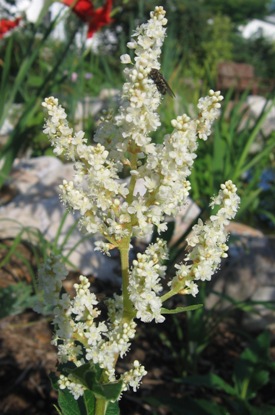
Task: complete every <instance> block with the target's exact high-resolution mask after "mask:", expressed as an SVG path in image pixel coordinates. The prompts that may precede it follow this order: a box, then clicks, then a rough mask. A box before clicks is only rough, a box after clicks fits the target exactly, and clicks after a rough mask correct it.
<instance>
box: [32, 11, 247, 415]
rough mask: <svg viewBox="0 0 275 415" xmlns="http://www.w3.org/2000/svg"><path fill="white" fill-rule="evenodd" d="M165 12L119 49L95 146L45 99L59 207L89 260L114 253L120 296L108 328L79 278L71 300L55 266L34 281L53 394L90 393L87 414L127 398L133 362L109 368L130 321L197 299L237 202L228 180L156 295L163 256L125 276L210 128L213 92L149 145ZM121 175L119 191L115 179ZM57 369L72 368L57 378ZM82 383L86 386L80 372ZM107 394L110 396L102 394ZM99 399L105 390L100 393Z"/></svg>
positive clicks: (111, 304) (154, 254)
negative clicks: (110, 102) (113, 108)
mask: <svg viewBox="0 0 275 415" xmlns="http://www.w3.org/2000/svg"><path fill="white" fill-rule="evenodd" d="M166 23H167V20H166V18H165V11H164V10H163V8H162V7H156V8H155V10H154V11H153V12H151V15H150V20H149V21H148V22H147V23H146V24H142V25H141V26H139V27H138V28H137V29H136V31H135V32H134V34H133V37H132V39H131V41H130V42H129V43H128V45H127V46H128V48H129V49H131V50H132V53H133V55H134V58H133V60H132V58H131V57H130V55H128V54H125V55H122V56H121V62H122V63H123V64H125V65H127V66H126V68H125V69H124V75H125V77H126V82H125V84H124V86H123V92H122V97H121V104H120V107H119V110H118V113H117V115H112V114H108V115H106V116H105V117H103V118H102V119H101V123H100V125H99V127H98V129H97V131H96V133H95V136H94V141H95V143H96V144H95V145H87V139H85V137H84V133H83V132H78V133H74V132H73V130H72V129H71V128H70V127H69V126H68V122H67V119H66V117H67V116H66V113H65V111H64V109H63V108H62V107H61V106H60V105H59V104H58V100H57V99H56V98H53V97H50V98H47V99H45V101H44V103H43V106H44V107H45V109H46V111H47V114H48V115H47V119H46V122H45V128H44V133H45V134H47V135H48V136H49V138H50V140H51V143H52V145H53V147H54V153H55V154H56V155H57V156H63V157H65V158H66V159H68V160H72V161H73V162H74V167H75V174H74V179H73V181H70V182H67V181H66V180H64V181H63V184H62V185H61V186H60V195H61V200H62V202H63V203H65V205H66V206H67V207H68V208H69V209H70V210H71V211H73V212H78V214H79V216H80V222H79V223H80V227H81V229H82V231H83V232H87V233H92V234H96V233H97V234H100V235H101V236H102V239H101V240H100V241H98V242H97V248H96V249H98V250H101V251H102V252H103V253H105V254H107V255H110V253H109V252H110V250H111V249H113V248H118V250H119V252H120V258H121V269H122V294H121V295H120V296H118V295H115V296H114V297H113V298H111V299H108V301H107V302H106V304H107V307H108V320H107V321H101V320H99V318H98V317H99V315H100V310H99V309H98V307H97V306H98V301H97V299H96V296H95V295H94V294H93V293H91V292H90V289H89V288H90V283H89V281H88V279H87V278H86V277H85V276H80V277H79V283H78V284H75V285H74V288H75V296H74V298H70V297H69V295H68V294H66V293H63V294H60V292H61V287H62V281H63V280H64V278H65V277H66V271H65V269H64V267H63V266H62V264H60V260H59V258H49V259H48V261H47V263H46V264H45V265H44V266H43V267H41V268H40V271H39V289H40V301H39V303H38V304H37V306H36V310H37V311H38V312H39V311H41V309H42V308H43V306H44V304H45V303H47V305H51V306H52V308H53V313H54V322H53V323H54V327H55V335H54V338H53V344H55V345H56V347H57V350H58V359H59V362H60V364H61V365H62V366H61V374H60V376H59V379H58V386H59V388H60V389H61V390H62V389H68V390H69V391H70V393H71V394H72V395H73V396H74V398H75V399H76V400H77V399H79V398H80V397H81V396H83V395H84V396H85V392H86V391H87V390H91V391H92V392H93V393H94V396H95V400H96V406H95V414H96V415H103V414H105V412H106V408H107V407H108V404H109V402H112V401H116V400H118V399H119V398H120V396H121V394H122V392H123V391H124V390H126V389H128V388H129V387H132V388H133V389H134V390H136V389H137V388H138V386H139V384H140V382H141V379H142V378H143V376H144V375H145V374H146V370H145V368H144V367H143V366H142V365H141V363H140V362H138V361H135V362H133V367H132V369H130V370H129V371H128V372H125V373H123V374H122V375H120V376H118V374H117V373H116V370H115V369H116V364H117V360H118V359H119V358H123V356H124V355H125V354H126V353H127V352H128V350H129V348H130V344H131V341H132V339H133V338H134V337H135V331H136V325H137V323H136V321H137V320H141V321H143V322H151V321H153V320H155V321H156V322H157V323H161V322H163V321H164V319H165V317H164V315H163V310H164V308H163V303H164V302H165V301H166V300H167V299H168V298H170V297H172V296H174V295H177V294H191V295H193V296H196V294H197V293H198V285H197V281H199V280H202V281H205V280H210V279H211V276H212V275H213V273H214V272H215V271H216V270H217V268H218V267H219V265H220V262H221V259H222V258H224V257H226V255H227V254H226V251H227V249H228V248H227V245H226V240H227V234H226V230H225V227H226V226H227V225H228V223H229V220H230V219H232V218H234V216H235V214H236V211H237V209H238V204H239V197H238V196H237V194H236V187H235V186H234V184H233V183H232V182H231V181H230V180H229V181H227V182H226V183H224V184H222V185H221V189H220V192H219V194H218V196H217V197H215V198H214V199H213V201H212V203H211V205H212V206H213V207H214V206H215V207H218V210H217V213H216V214H215V215H213V216H211V217H210V219H209V220H208V221H207V222H206V223H203V222H202V221H201V220H199V222H198V224H197V225H195V227H194V228H193V231H192V233H191V236H189V238H188V240H187V242H188V245H189V248H190V249H189V253H188V255H187V257H186V259H185V261H183V263H181V264H178V265H176V274H175V276H174V277H173V278H172V280H171V281H170V282H169V284H168V287H166V292H165V293H164V294H163V293H162V292H163V284H162V282H163V280H164V277H165V273H166V266H165V261H166V260H167V258H168V250H167V246H166V244H165V242H164V241H163V240H162V239H158V240H157V241H156V243H154V244H151V245H149V246H148V248H147V249H146V251H145V252H144V253H140V254H138V255H137V257H136V259H135V260H134V261H133V263H132V266H131V268H130V266H129V251H130V249H131V239H132V238H133V237H143V236H145V235H148V234H149V233H152V231H153V228H154V227H156V228H157V230H158V232H159V234H161V232H163V231H165V230H166V229H167V222H166V221H167V217H168V216H173V217H175V216H176V215H177V213H178V211H179V209H180V208H181V207H182V206H183V205H184V204H186V201H187V197H188V195H189V191H190V182H189V181H188V176H189V175H190V172H191V169H192V166H193V162H194V159H195V158H196V150H197V146H198V140H200V139H201V140H207V138H208V137H209V135H210V133H211V126H212V123H213V122H214V121H215V119H217V117H218V116H219V111H220V102H221V100H222V98H223V97H222V96H221V95H220V92H214V91H212V90H211V91H210V92H209V95H208V96H206V97H204V98H201V99H200V100H199V102H198V115H197V117H196V118H194V119H191V118H190V117H188V116H187V115H182V116H178V117H177V118H176V119H174V120H172V121H171V124H172V127H173V131H172V132H171V133H170V134H167V135H165V137H164V138H163V143H162V144H155V143H154V142H152V139H151V136H150V134H151V133H152V132H153V131H155V130H157V128H158V127H159V126H160V119H159V115H158V113H157V109H158V106H159V105H160V103H161V100H162V96H161V94H160V92H159V90H158V88H157V85H155V83H154V81H153V80H152V79H151V77H150V76H149V75H150V72H151V70H152V69H157V70H159V69H160V63H159V58H160V54H161V46H162V44H163V41H164V38H165V30H166V29H165V25H166ZM123 170H127V171H129V175H130V179H129V181H123V180H121V179H120V174H121V172H122V171H123ZM66 365H70V367H72V365H73V367H74V368H75V369H74V370H72V369H67V370H65V369H64V370H63V371H62V368H66ZM87 371H88V372H89V373H90V374H91V373H92V376H91V379H92V380H90V381H89V382H88V381H87V379H88V376H87V373H88V372H87ZM106 385H109V386H110V385H113V386H114V389H112V393H111V394H110V391H109V392H108V393H109V394H107V392H106V393H105V392H104V391H103V389H104V387H105V386H106ZM104 390H105V389H104Z"/></svg>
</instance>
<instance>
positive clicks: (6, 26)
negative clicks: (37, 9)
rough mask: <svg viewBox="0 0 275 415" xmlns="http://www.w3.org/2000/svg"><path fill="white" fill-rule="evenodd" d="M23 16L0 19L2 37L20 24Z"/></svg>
mask: <svg viewBox="0 0 275 415" xmlns="http://www.w3.org/2000/svg"><path fill="white" fill-rule="evenodd" d="M20 20H21V17H17V19H15V20H7V19H1V20H0V39H2V37H4V35H5V33H7V32H9V31H10V30H11V29H13V28H14V27H16V26H18V25H19V22H20Z"/></svg>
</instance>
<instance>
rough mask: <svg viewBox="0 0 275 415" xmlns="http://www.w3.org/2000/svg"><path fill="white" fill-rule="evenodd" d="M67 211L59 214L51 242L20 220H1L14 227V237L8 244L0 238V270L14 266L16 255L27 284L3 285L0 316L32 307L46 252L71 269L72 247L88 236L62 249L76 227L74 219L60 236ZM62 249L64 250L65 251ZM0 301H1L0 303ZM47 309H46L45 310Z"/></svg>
mask: <svg viewBox="0 0 275 415" xmlns="http://www.w3.org/2000/svg"><path fill="white" fill-rule="evenodd" d="M68 215H69V212H65V213H64V215H63V216H62V219H61V221H60V224H59V226H58V229H57V231H56V234H55V237H54V239H53V240H52V241H49V240H48V239H46V238H45V236H44V235H43V233H42V232H41V231H40V230H39V229H37V228H34V227H29V226H23V225H22V224H21V223H19V222H17V221H15V220H12V219H3V220H0V222H1V221H4V222H5V224H7V222H10V229H12V228H13V227H14V229H16V230H18V231H17V234H16V236H15V237H14V238H9V243H7V241H6V239H4V240H0V251H1V259H0V272H1V269H2V270H4V269H6V268H9V265H10V267H11V269H12V268H13V267H14V266H16V265H15V264H14V258H15V257H16V259H17V261H18V263H20V264H22V265H24V269H25V270H26V273H27V274H28V279H30V280H31V283H29V282H26V281H19V282H18V281H15V282H16V283H15V284H14V283H11V284H10V285H8V286H7V287H1V288H0V300H1V305H2V304H3V308H2V309H1V312H0V318H2V317H5V316H6V315H13V314H18V313H21V312H22V311H24V310H25V309H26V308H29V307H32V306H33V303H34V301H35V293H36V274H37V268H38V265H39V264H40V263H41V262H44V261H45V260H46V258H48V257H49V255H51V254H52V255H55V256H56V255H58V256H60V257H61V258H62V261H63V262H64V264H66V265H67V266H69V267H70V269H75V270H76V266H75V265H74V264H73V263H72V262H71V260H70V256H71V254H72V253H73V252H74V251H75V250H76V248H77V247H78V246H79V245H80V244H81V243H82V242H83V241H84V240H87V239H89V236H88V235H85V236H82V237H81V238H79V240H78V241H77V242H76V243H75V244H74V245H73V246H72V247H70V249H66V245H67V243H68V241H69V239H70V237H71V235H72V234H73V233H74V232H75V230H76V229H77V221H74V222H73V224H72V225H71V226H70V227H69V229H68V231H67V232H66V234H65V235H64V226H65V222H66V219H67V217H68ZM22 245H23V246H25V247H26V248H27V250H28V251H29V254H30V255H26V253H25V252H23V251H22ZM65 249H66V251H65ZM2 300H3V303H2ZM45 312H47V310H45Z"/></svg>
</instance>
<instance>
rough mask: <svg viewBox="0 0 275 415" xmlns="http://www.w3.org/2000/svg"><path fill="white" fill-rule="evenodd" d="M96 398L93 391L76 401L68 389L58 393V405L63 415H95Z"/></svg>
mask: <svg viewBox="0 0 275 415" xmlns="http://www.w3.org/2000/svg"><path fill="white" fill-rule="evenodd" d="M94 402H95V397H94V395H93V393H92V392H91V391H85V393H84V396H81V397H80V398H79V399H78V400H75V399H74V397H73V395H72V394H71V393H70V391H69V390H68V389H64V390H62V391H61V390H59V391H58V405H59V407H60V409H61V412H62V415H94Z"/></svg>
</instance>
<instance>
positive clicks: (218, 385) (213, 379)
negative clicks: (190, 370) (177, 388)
mask: <svg viewBox="0 0 275 415" xmlns="http://www.w3.org/2000/svg"><path fill="white" fill-rule="evenodd" d="M181 382H182V383H187V384H189V385H195V386H204V387H206V388H212V389H217V390H223V391H224V392H226V393H228V394H229V395H233V396H235V395H236V391H235V389H234V388H233V387H232V386H231V385H229V384H228V383H227V382H225V381H224V380H223V379H222V378H220V377H219V376H218V375H215V373H208V374H207V375H196V376H188V377H186V378H183V379H181Z"/></svg>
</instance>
